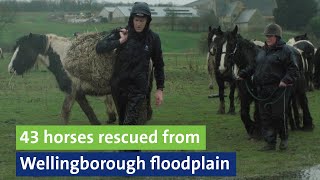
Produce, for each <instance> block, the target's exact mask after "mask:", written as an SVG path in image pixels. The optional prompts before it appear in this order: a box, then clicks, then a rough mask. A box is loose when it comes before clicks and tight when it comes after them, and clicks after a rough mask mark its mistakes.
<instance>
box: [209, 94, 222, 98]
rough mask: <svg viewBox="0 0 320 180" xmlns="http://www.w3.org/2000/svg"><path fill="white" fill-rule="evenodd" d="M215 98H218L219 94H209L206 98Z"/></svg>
mask: <svg viewBox="0 0 320 180" xmlns="http://www.w3.org/2000/svg"><path fill="white" fill-rule="evenodd" d="M217 97H219V94H210V95H209V96H208V98H217Z"/></svg>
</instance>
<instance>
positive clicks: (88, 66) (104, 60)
mask: <svg viewBox="0 0 320 180" xmlns="http://www.w3.org/2000/svg"><path fill="white" fill-rule="evenodd" d="M108 34H109V33H108V32H99V33H84V34H81V35H79V36H78V37H77V38H75V39H74V40H73V41H72V45H71V47H70V49H69V50H68V53H67V55H66V58H65V59H64V61H63V63H62V64H63V67H64V68H65V70H67V72H68V74H69V76H71V78H76V79H79V80H80V81H81V83H86V84H89V85H91V86H92V87H93V88H95V89H108V88H110V84H109V81H110V78H111V75H112V68H113V63H114V61H115V57H116V55H115V52H110V53H105V54H97V53H96V50H95V49H96V44H97V43H98V41H99V40H100V39H102V38H104V37H105V36H107V35H108Z"/></svg>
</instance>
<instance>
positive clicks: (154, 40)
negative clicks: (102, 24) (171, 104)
mask: <svg viewBox="0 0 320 180" xmlns="http://www.w3.org/2000/svg"><path fill="white" fill-rule="evenodd" d="M127 29H128V33H129V34H128V39H127V41H126V42H125V43H123V44H120V42H119V39H120V35H119V29H118V30H117V29H116V30H114V31H113V32H112V33H111V34H110V35H108V36H107V37H105V38H104V39H102V40H101V41H99V42H98V44H97V45H96V52H97V53H105V52H110V51H112V50H114V49H116V54H117V58H116V62H115V65H114V74H113V77H114V78H117V80H118V81H119V82H120V84H119V86H120V87H121V86H124V84H128V83H130V82H131V83H135V84H137V86H138V87H137V88H138V89H141V90H143V89H145V90H146V89H147V86H148V75H149V74H148V73H149V63H150V59H151V60H152V61H153V66H154V76H155V79H156V85H157V89H162V88H164V78H165V77H164V62H163V57H162V49H161V42H160V38H159V35H158V34H156V33H154V32H153V31H151V30H150V29H146V30H145V31H143V32H141V33H137V32H135V31H134V29H133V28H131V27H127ZM134 80H138V81H140V82H133V81H134ZM144 93H145V92H144Z"/></svg>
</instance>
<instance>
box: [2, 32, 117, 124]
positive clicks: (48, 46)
mask: <svg viewBox="0 0 320 180" xmlns="http://www.w3.org/2000/svg"><path fill="white" fill-rule="evenodd" d="M70 46H71V41H70V40H69V39H67V38H64V37H59V36H56V35H54V34H45V35H41V34H32V33H30V34H29V35H26V36H22V37H20V38H19V39H18V40H17V41H16V44H15V47H14V49H15V51H14V54H13V56H12V58H11V62H10V64H9V66H8V71H9V72H10V73H14V74H17V75H22V74H24V73H25V72H26V71H28V70H29V69H30V68H32V67H33V66H34V64H35V62H36V61H41V62H42V63H43V64H44V65H45V66H46V67H47V68H48V69H49V71H51V72H52V74H53V75H54V76H55V78H56V80H57V82H58V85H59V88H60V90H61V91H63V92H64V93H65V99H64V102H63V106H62V111H61V116H62V119H63V121H64V123H65V124H67V123H68V120H69V115H70V112H71V108H72V106H73V104H74V101H77V102H78V104H79V105H80V107H81V109H82V110H83V111H84V112H85V114H86V115H87V117H88V118H89V120H90V123H91V124H99V121H98V120H97V118H96V116H95V114H94V112H93V110H92V108H91V107H90V106H89V104H88V101H87V99H86V97H85V95H86V94H88V93H86V91H84V90H83V91H81V92H78V93H77V94H76V95H74V94H72V83H73V82H72V80H71V79H70V78H69V77H68V75H67V73H66V71H65V70H64V68H63V66H62V61H63V60H64V58H65V57H66V54H67V51H68V49H69V47H70ZM104 102H105V104H106V106H107V113H108V116H109V121H110V120H111V121H113V120H115V119H116V110H115V107H114V105H113V100H112V97H111V95H107V96H106V99H105V101H104ZM88 107H89V108H88Z"/></svg>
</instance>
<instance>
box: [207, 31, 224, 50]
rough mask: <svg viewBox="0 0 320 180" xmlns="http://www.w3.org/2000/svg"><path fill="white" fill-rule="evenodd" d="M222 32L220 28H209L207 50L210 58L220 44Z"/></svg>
mask: <svg viewBox="0 0 320 180" xmlns="http://www.w3.org/2000/svg"><path fill="white" fill-rule="evenodd" d="M222 37H223V32H222V31H221V28H220V26H219V27H218V28H212V27H211V26H209V32H208V49H209V53H210V54H211V55H212V56H215V54H216V51H217V47H218V45H219V44H221V43H222Z"/></svg>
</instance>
